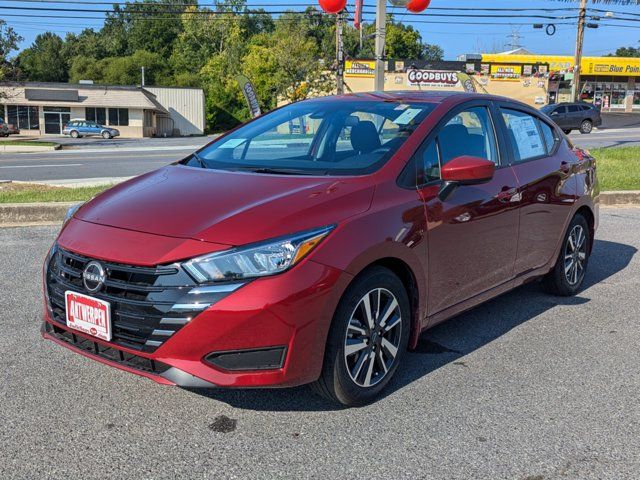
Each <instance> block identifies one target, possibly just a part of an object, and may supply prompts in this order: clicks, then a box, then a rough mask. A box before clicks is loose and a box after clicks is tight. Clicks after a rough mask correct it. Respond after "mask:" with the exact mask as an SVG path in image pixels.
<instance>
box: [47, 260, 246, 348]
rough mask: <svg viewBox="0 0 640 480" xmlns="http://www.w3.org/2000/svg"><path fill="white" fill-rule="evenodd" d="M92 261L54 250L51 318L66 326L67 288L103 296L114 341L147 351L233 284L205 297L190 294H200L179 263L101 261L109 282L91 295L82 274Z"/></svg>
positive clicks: (49, 288) (50, 270) (49, 267)
mask: <svg viewBox="0 0 640 480" xmlns="http://www.w3.org/2000/svg"><path fill="white" fill-rule="evenodd" d="M92 260H97V259H94V258H89V257H86V256H83V255H79V254H77V253H74V252H71V251H69V250H64V249H61V248H59V247H54V248H53V249H52V251H51V253H50V255H49V260H48V261H47V265H46V266H47V269H46V284H47V294H48V299H49V306H50V309H51V311H50V313H51V314H52V316H53V320H55V321H56V322H58V323H60V324H63V325H66V312H65V297H64V294H65V291H67V290H71V291H74V292H78V293H83V294H85V295H90V296H92V297H95V298H99V299H101V300H105V301H107V302H109V303H110V305H111V322H112V331H113V338H112V343H115V344H117V345H121V346H123V347H127V348H131V349H135V350H140V351H143V352H153V351H155V350H156V349H157V348H158V347H160V346H161V345H162V344H163V343H164V342H165V341H167V340H168V339H169V338H171V336H172V335H173V334H175V332H177V331H178V330H180V329H181V328H182V327H184V325H186V324H187V323H189V321H191V320H192V319H193V318H194V317H195V316H196V315H198V314H199V313H200V312H201V311H202V310H204V309H206V308H207V307H208V306H209V305H210V304H212V303H214V302H215V301H217V300H220V299H221V298H222V297H224V296H226V295H227V294H228V293H230V292H229V291H228V290H230V289H229V288H226V289H224V288H222V289H220V290H223V291H222V292H218V291H217V290H218V289H216V288H214V289H213V290H212V291H209V294H205V295H202V294H197V295H194V294H192V293H190V292H192V291H194V292H197V293H199V292H198V291H197V290H196V289H195V287H196V286H197V284H196V282H195V281H194V280H193V279H192V278H191V277H190V276H189V275H188V274H187V273H186V272H185V271H184V270H183V269H182V268H181V267H180V265H179V264H173V265H168V266H157V267H139V266H134V265H124V264H119V263H112V262H105V261H101V260H97V261H99V262H100V263H101V264H102V266H103V267H104V269H105V272H106V280H105V282H104V286H103V288H102V289H101V290H100V291H98V292H94V293H91V292H89V291H87V289H86V288H85V286H84V284H83V282H82V272H83V269H84V267H85V265H86V264H87V263H88V262H90V261H92ZM239 286H240V285H237V286H235V288H237V287H239ZM235 288H233V289H231V291H233V290H234V289H235ZM194 298H197V300H195V299H194Z"/></svg>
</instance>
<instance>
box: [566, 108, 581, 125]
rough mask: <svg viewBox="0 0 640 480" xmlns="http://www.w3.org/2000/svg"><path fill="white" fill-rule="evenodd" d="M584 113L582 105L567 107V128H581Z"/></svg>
mask: <svg viewBox="0 0 640 480" xmlns="http://www.w3.org/2000/svg"><path fill="white" fill-rule="evenodd" d="M583 116H584V112H583V111H582V108H581V107H580V105H567V115H566V126H567V128H580V124H581V123H582V118H583Z"/></svg>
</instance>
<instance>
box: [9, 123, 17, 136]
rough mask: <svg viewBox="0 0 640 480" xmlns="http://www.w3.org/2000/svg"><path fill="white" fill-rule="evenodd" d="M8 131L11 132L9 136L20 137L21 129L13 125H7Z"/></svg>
mask: <svg viewBox="0 0 640 480" xmlns="http://www.w3.org/2000/svg"><path fill="white" fill-rule="evenodd" d="M7 131H8V132H9V135H20V129H19V128H18V126H17V125H14V124H13V123H7Z"/></svg>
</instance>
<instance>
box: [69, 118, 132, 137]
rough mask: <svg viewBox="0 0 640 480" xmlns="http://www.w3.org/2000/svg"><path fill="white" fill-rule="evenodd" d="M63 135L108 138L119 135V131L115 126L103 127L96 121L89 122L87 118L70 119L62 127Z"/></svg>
mask: <svg viewBox="0 0 640 480" xmlns="http://www.w3.org/2000/svg"><path fill="white" fill-rule="evenodd" d="M62 133H63V134H64V135H69V136H71V137H72V138H79V137H88V136H97V135H99V136H101V137H102V138H105V139H109V138H113V137H118V136H120V131H119V130H118V129H116V128H111V127H105V126H103V125H100V124H99V123H96V122H90V121H88V120H71V121H70V122H69V123H67V124H66V125H65V126H64V128H63V129H62Z"/></svg>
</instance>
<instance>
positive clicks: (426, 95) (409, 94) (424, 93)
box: [309, 90, 527, 106]
mask: <svg viewBox="0 0 640 480" xmlns="http://www.w3.org/2000/svg"><path fill="white" fill-rule="evenodd" d="M355 99H358V100H367V101H377V102H380V101H382V102H424V103H436V104H437V103H442V102H444V101H446V100H452V101H454V103H462V102H465V101H469V100H489V101H491V100H493V101H499V102H507V103H512V104H515V105H522V106H527V105H526V104H525V103H522V102H520V101H518V100H514V99H512V98H507V97H501V96H499V95H491V94H486V93H470V92H461V91H444V90H395V91H385V92H363V93H349V94H345V95H331V96H327V97H315V98H310V99H309V100H316V101H317V100H321V101H336V100H355Z"/></svg>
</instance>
